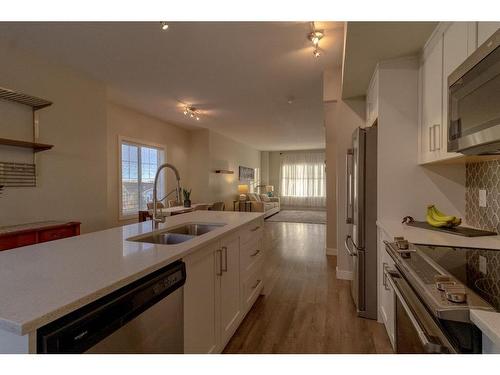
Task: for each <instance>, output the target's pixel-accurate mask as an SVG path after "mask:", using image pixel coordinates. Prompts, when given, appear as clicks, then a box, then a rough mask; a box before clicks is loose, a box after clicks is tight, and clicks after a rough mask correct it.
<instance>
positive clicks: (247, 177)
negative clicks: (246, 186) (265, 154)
mask: <svg viewBox="0 0 500 375" xmlns="http://www.w3.org/2000/svg"><path fill="white" fill-rule="evenodd" d="M239 173H240V177H239V178H240V181H252V180H253V179H254V178H255V169H253V168H248V167H242V166H241V165H240V170H239Z"/></svg>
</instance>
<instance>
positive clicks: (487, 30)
mask: <svg viewBox="0 0 500 375" xmlns="http://www.w3.org/2000/svg"><path fill="white" fill-rule="evenodd" d="M499 28H500V22H478V23H477V44H478V47H479V46H480V45H481V44H483V43H484V42H485V41H486V39H488V38H489V37H490V36H491V35H493V33H494V32H495V31H497V30H498V29H499Z"/></svg>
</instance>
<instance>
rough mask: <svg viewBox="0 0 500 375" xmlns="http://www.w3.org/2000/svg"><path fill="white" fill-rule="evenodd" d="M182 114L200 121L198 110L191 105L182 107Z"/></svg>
mask: <svg viewBox="0 0 500 375" xmlns="http://www.w3.org/2000/svg"><path fill="white" fill-rule="evenodd" d="M184 116H187V117H190V118H193V119H196V121H200V111H199V110H198V109H196V108H195V107H192V106H185V107H184Z"/></svg>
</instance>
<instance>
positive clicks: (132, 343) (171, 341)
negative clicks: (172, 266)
mask: <svg viewBox="0 0 500 375" xmlns="http://www.w3.org/2000/svg"><path fill="white" fill-rule="evenodd" d="M183 304H184V298H183V289H182V288H181V289H177V290H176V291H175V292H173V293H172V294H170V295H169V296H168V297H166V298H164V299H162V300H161V301H160V302H158V303H156V304H155V305H153V306H151V307H150V308H149V309H147V310H146V311H145V312H143V313H142V314H140V315H139V316H137V317H136V318H134V319H133V320H131V321H130V322H128V323H127V324H125V325H124V326H123V327H121V328H120V329H118V330H117V331H115V332H114V333H112V334H111V335H109V336H107V337H106V338H104V339H103V340H101V341H99V342H98V343H97V344H96V345H94V346H93V347H91V348H90V349H89V350H87V351H86V353H88V354H165V353H169V354H182V353H183V352H184V325H183V324H182V322H183V321H184V315H183V314H184V309H183Z"/></svg>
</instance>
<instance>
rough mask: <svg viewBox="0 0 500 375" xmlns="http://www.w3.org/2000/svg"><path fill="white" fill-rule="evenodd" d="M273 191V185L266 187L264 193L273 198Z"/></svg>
mask: <svg viewBox="0 0 500 375" xmlns="http://www.w3.org/2000/svg"><path fill="white" fill-rule="evenodd" d="M273 191H274V186H273V185H266V192H267V195H268V196H269V197H272V196H273Z"/></svg>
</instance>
